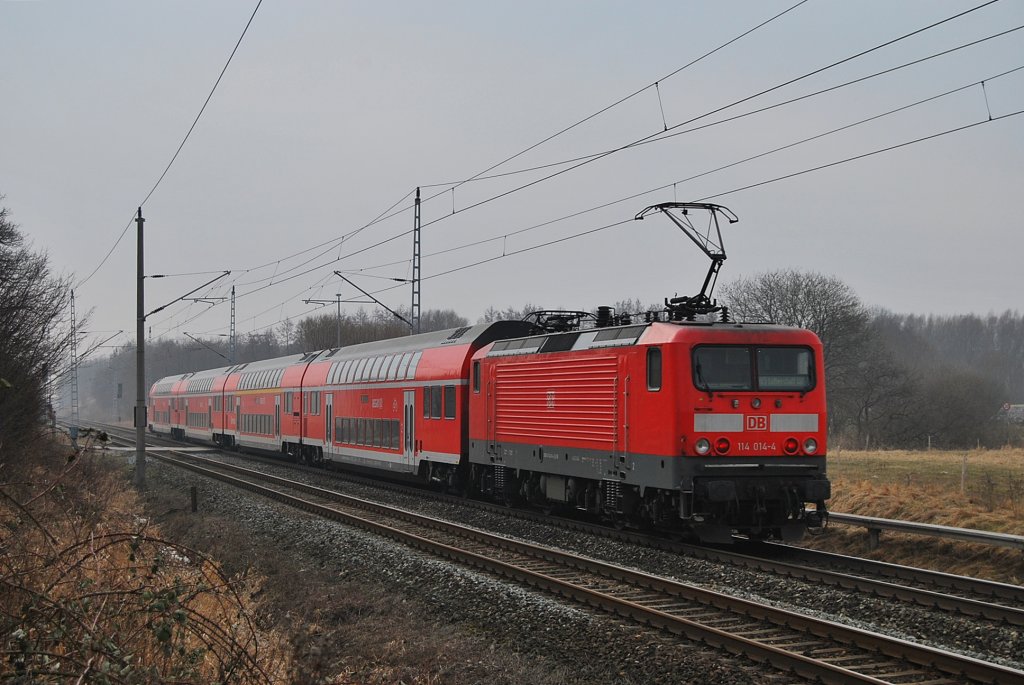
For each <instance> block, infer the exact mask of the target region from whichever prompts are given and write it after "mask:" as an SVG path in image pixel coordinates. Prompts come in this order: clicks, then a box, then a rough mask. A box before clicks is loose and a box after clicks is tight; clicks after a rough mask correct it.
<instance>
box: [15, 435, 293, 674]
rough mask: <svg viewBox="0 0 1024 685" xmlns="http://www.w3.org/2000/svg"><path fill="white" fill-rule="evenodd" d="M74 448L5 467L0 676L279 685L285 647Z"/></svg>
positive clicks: (241, 587) (206, 564) (241, 590)
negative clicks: (0, 657) (277, 647)
mask: <svg viewBox="0 0 1024 685" xmlns="http://www.w3.org/2000/svg"><path fill="white" fill-rule="evenodd" d="M96 459H97V457H92V456H84V457H83V456H81V455H75V454H73V453H72V451H71V450H70V448H68V447H66V446H59V447H54V448H53V449H51V450H48V451H42V452H40V453H39V454H32V455H27V454H18V455H12V454H9V453H8V454H4V455H3V463H2V465H0V533H2V540H0V543H2V544H0V588H2V592H0V630H2V632H3V635H4V652H5V653H4V659H3V661H2V662H0V679H3V680H5V681H9V682H15V683H29V682H31V683H40V682H54V683H57V682H79V683H84V682H90V683H157V682H161V683H162V682H207V683H214V682H217V683H271V682H278V678H277V675H278V674H279V673H281V672H283V670H284V669H286V668H287V659H286V658H285V656H284V654H283V652H281V651H280V650H278V651H275V650H274V649H266V648H262V647H263V645H265V644H271V645H273V644H275V643H278V642H279V641H278V640H276V639H275V638H274V637H273V636H272V635H267V634H265V633H263V632H261V631H260V630H259V629H258V628H257V627H256V625H255V623H254V621H253V620H252V605H251V601H250V600H249V599H247V598H248V596H249V595H250V594H251V593H252V592H254V590H255V588H256V586H257V584H258V579H256V578H254V577H251V576H250V577H239V578H234V579H230V580H229V579H228V578H226V577H225V576H224V574H223V573H221V571H220V570H219V567H218V566H217V565H216V564H215V563H213V562H212V561H211V560H210V559H208V558H207V557H205V556H204V555H202V554H200V553H198V552H196V551H195V550H192V549H188V548H186V547H183V546H181V545H179V544H176V543H174V542H171V541H168V540H165V539H163V538H162V537H161V534H160V531H159V530H158V529H156V528H155V527H153V526H151V525H148V524H147V523H146V522H145V520H144V519H140V518H139V517H138V515H137V513H136V512H138V511H140V504H139V502H138V501H137V499H136V496H135V494H134V491H132V490H130V489H129V488H126V487H125V482H124V479H123V477H122V476H121V474H119V473H117V472H113V471H111V470H110V469H108V468H106V467H104V466H103V465H101V464H98V463H97V461H96Z"/></svg>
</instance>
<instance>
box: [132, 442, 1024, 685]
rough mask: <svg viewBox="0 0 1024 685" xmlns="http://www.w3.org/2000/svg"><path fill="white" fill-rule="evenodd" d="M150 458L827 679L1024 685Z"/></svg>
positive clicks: (966, 661)
mask: <svg viewBox="0 0 1024 685" xmlns="http://www.w3.org/2000/svg"><path fill="white" fill-rule="evenodd" d="M152 456H153V458H155V459H159V460H161V461H164V462H167V463H170V464H173V465H175V466H178V467H181V468H186V469H189V470H191V471H193V472H196V473H199V474H202V475H204V476H207V477H210V478H214V479H217V480H219V481H222V482H225V483H229V484H231V485H233V486H235V487H240V488H245V489H247V490H249V491H252V492H256V493H258V494H260V495H263V496H266V497H270V498H273V499H275V500H277V501H280V502H282V503H285V504H288V505H289V506H293V507H296V508H299V509H302V510H305V511H308V512H310V513H312V514H314V515H317V516H321V517H325V518H330V519H333V520H338V521H341V522H344V523H346V524H348V525H353V526H357V527H360V528H363V529H365V530H368V531H371V532H373V533H375V534H378V535H383V536H386V537H388V538H391V539H394V540H396V541H400V542H402V543H403V544H406V545H409V546H411V547H414V548H416V549H420V550H422V551H425V552H429V553H430V554H434V555H437V556H440V557H442V558H446V559H449V560H451V561H453V562H457V563H460V564H465V565H467V566H470V567H473V568H476V569H479V570H481V571H485V572H487V573H491V574H495V575H499V576H502V577H504V578H507V579H509V580H513V581H515V582H519V583H523V584H526V585H528V586H531V587H534V588H537V589H540V590H544V591H547V592H551V593H554V594H557V595H559V596H562V597H565V598H568V599H571V600H573V601H576V602H580V603H583V604H586V605H588V606H591V607H594V608H598V609H601V610H603V611H607V612H609V613H612V614H614V615H618V616H622V617H626V618H629V619H632V620H635V621H638V622H640V623H642V624H646V625H649V626H652V627H656V628H660V629H662V630H665V631H668V632H670V633H672V634H675V635H680V636H684V637H686V638H687V639H690V640H695V641H699V642H702V643H705V644H707V645H710V646H713V647H716V648H720V649H724V650H727V651H729V652H731V653H735V654H743V655H745V656H748V657H749V658H751V659H753V660H755V661H758V662H762V663H767V664H770V665H771V666H773V667H775V668H777V669H780V670H782V671H786V672H790V673H794V674H797V675H799V676H800V677H803V678H808V679H816V680H819V681H821V682H836V683H884V682H907V683H911V682H913V683H929V684H932V685H938V684H940V683H955V682H964V681H965V680H966V681H968V682H978V683H1004V682H1005V683H1009V682H1024V672H1022V671H1017V670H1014V669H1010V668H1007V667H1004V666H1000V665H996V664H991V663H987V662H984V661H980V660H977V659H972V658H970V657H965V656H961V655H956V654H951V653H948V652H944V651H942V650H938V649H935V648H931V647H926V646H922V645H918V644H914V643H910V642H906V641H903V640H899V639H895V638H891V637H888V636H884V635H880V634H877V633H871V632H868V631H863V630H859V629H855V628H850V627H848V626H845V625H842V624H839V623H834V622H830V621H824V620H822V619H818V618H814V617H810V616H806V615H803V614H799V613H796V612H792V611H787V610H783V609H779V608H776V607H771V606H766V605H762V604H758V603H756V602H751V601H749V600H745V599H742V598H738V597H733V596H730V595H727V594H723V593H719V592H713V591H709V590H705V589H701V588H697V587H694V586H691V585H688V584H686V583H680V582H678V581H674V580H670V579H667V578H662V577H658V576H654V575H650V574H646V573H641V572H638V571H635V570H631V569H628V568H624V567H621V566H618V565H614V564H608V563H605V562H602V561H597V560H594V559H588V558H585V557H581V556H578V555H574V554H569V553H566V552H562V551H559V550H555V549H551V548H547V547H542V546H539V545H534V544H530V543H526V542H520V541H516V540H510V539H507V538H505V537H501V536H497V535H492V534H490V533H486V532H483V531H480V530H477V529H474V528H468V527H465V526H461V525H458V524H454V523H451V522H447V521H442V520H439V519H436V518H432V517H428V516H423V515H420V514H416V513H412V512H409V511H405V510H401V509H397V508H394V507H390V506H385V505H381V504H378V503H374V502H370V501H367V500H364V499H360V498H355V497H351V496H348V495H343V494H341V493H337V492H334V491H331V490H326V489H323V488H319V487H316V486H312V485H309V484H306V483H301V482H297V481H292V480H289V479H285V478H281V477H278V476H273V475H270V474H265V473H260V472H257V471H252V470H251V469H246V468H243V467H240V466H236V465H233V464H226V463H224V462H220V461H217V460H213V459H207V458H204V457H201V456H198V455H197V454H195V453H182V454H180V456H179V455H174V456H172V455H171V454H154V455H152Z"/></svg>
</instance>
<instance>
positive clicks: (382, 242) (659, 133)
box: [244, 0, 998, 285]
mask: <svg viewBox="0 0 1024 685" xmlns="http://www.w3.org/2000/svg"><path fill="white" fill-rule="evenodd" d="M995 2H998V0H988V2H985V3H982V4H981V5H977V6H975V7H973V8H970V9H967V10H964V11H962V12H959V13H957V14H954V15H952V16H949V17H947V18H945V19H942V20H939V21H936V22H933V23H931V24H928V25H927V26H924V27H921V28H918V29H915V30H913V31H911V32H909V33H905V34H903V35H901V36H898V37H896V38H893V39H890V40H888V41H885V42H883V43H880V44H878V45H876V46H874V47H871V48H868V49H866V50H862V51H861V52H858V53H856V54H854V55H851V56H848V57H845V58H843V59H840V60H838V61H835V62H833V63H831V64H829V65H826V66H824V67H819V68H817V69H815V70H812V71H810V72H808V73H805V74H803V75H801V76H798V77H795V78H792V79H789V80H787V81H784V82H782V83H780V84H777V85H775V86H772V87H770V88H767V89H764V90H762V91H760V92H758V93H755V94H753V95H749V96H746V97H744V98H741V99H739V100H736V101H734V102H732V103H730V104H727V105H723V106H721V107H718V108H716V109H713V110H710V111H708V112H705V113H704V114H700V115H698V116H696V117H692V118H690V119H688V120H686V121H683V122H680V123H678V124H675V125H673V126H669V127H668V128H667V129H666V131H672V130H674V129H677V128H679V127H681V126H685V125H687V124H690V123H693V122H695V121H698V120H700V119H704V118H706V117H708V116H711V115H713V114H716V113H719V112H722V111H724V110H726V109H730V108H732V107H734V106H736V105H738V104H742V103H744V102H748V101H750V100H753V99H755V98H757V97H760V96H762V95H765V94H767V93H770V92H773V91H775V90H778V89H780V88H783V87H785V86H788V85H791V84H793V83H796V82H798V81H800V80H803V79H805V78H809V77H810V76H813V75H816V74H820V73H822V72H824V71H827V70H829V69H832V68H834V67H837V66H839V65H841V64H845V63H847V62H850V61H852V60H854V59H857V58H859V57H862V56H864V55H867V54H869V53H872V52H875V51H877V50H880V49H882V48H884V47H888V46H890V45H893V44H894V43H897V42H899V41H902V40H905V39H907V38H910V37H912V36H915V35H918V34H920V33H922V32H924V31H928V30H930V29H933V28H935V27H937V26H940V25H943V24H946V23H948V22H950V21H954V20H956V19H958V18H961V17H963V16H966V15H967V14H970V13H971V12H975V11H977V10H980V9H982V8H984V7H987V6H989V5H992V4H994V3H995ZM800 4H803V3H798V4H797V5H794V6H792V7H790V8H789V9H788V10H786V11H784V12H782V13H779V14H777V15H775V16H774V17H772V18H771V19H769V20H767V21H766V22H762V23H761V24H758V25H757V26H755V27H754V28H753V29H750V30H748V31H746V32H744V33H742V34H740V35H739V36H737V37H736V38H734V39H732V40H730V41H728V42H726V43H724V44H723V45H721V46H719V48H716V49H715V50H712V51H711V52H709V53H706V54H705V55H703V56H701V57H700V58H697V59H696V60H694V61H692V62H690V63H688V64H687V65H684V66H682V67H680V68H678V69H676V70H675V71H674V72H672V73H671V74H669V75H668V76H666V77H663V78H662V79H659V81H664V80H665V79H666V78H668V77H670V76H673V75H675V74H677V73H679V72H681V71H682V70H684V69H686V68H687V67H688V66H691V65H692V64H695V63H697V62H698V61H700V60H701V59H704V58H705V57H706V56H708V55H710V54H713V53H714V52H717V51H718V50H720V49H721V48H723V47H725V46H726V45H729V44H730V43H733V42H735V41H736V40H738V39H739V38H742V37H743V36H745V35H749V33H751V32H752V31H754V30H756V29H758V28H760V27H762V26H764V25H766V24H767V23H768V22H770V21H773V20H774V19H777V18H778V17H781V16H782V15H784V14H786V13H787V12H789V11H791V10H793V9H795V8H796V7H798V6H799V5H800ZM990 38H991V37H990ZM961 47H965V46H961ZM936 56H937V55H936ZM904 66H908V65H904ZM879 75H880V74H879ZM863 78H871V77H870V76H869V77H863ZM863 78H862V79H861V80H863ZM652 86H653V83H652V84H651V85H648V86H645V87H644V88H643V89H640V90H638V91H636V92H634V93H633V94H631V95H629V96H626V98H623V99H621V100H620V101H618V102H617V103H613V104H612V105H609V107H608V108H610V107H614V106H615V104H618V103H620V102H624V101H625V100H626V99H628V98H629V97H632V96H634V95H636V94H638V93H640V92H642V91H643V90H646V89H647V88H650V87H652ZM823 92H827V90H826V91H823ZM794 101H795V100H794ZM608 108H605V109H604V110H601V111H607V109H608ZM601 111H599V112H597V113H595V114H594V115H591V116H590V117H588V118H593V116H596V115H597V114H599V113H600V112H601ZM586 120H587V119H583V120H580V121H579V122H577V124H574V125H573V126H570V127H567V128H566V129H564V130H563V131H562V132H564V131H566V130H569V129H571V128H573V127H574V126H576V125H578V124H580V123H583V122H584V121H586ZM666 131H657V132H656V133H653V134H650V135H647V136H644V137H642V138H640V139H638V140H635V141H633V142H631V143H628V144H626V145H623V146H620V147H617V148H613V149H611V150H606V151H604V152H601V153H596V154H595V155H593V156H589V157H587V158H586V159H584V160H583V161H580V162H579V163H577V164H575V165H574V166H572V167H569V168H567V169H562V170H560V171H557V172H554V173H552V174H549V175H547V176H544V177H542V178H540V179H535V180H533V181H531V182H529V183H526V184H523V185H521V186H518V187H516V188H513V189H511V190H507V191H505V192H502V193H499V194H497V195H494V196H491V197H488V198H485V199H483V200H481V201H479V202H476V203H473V204H471V205H468V206H466V207H463V208H461V209H458V210H455V209H453V211H452V212H451V213H447V214H445V215H443V216H441V217H439V218H437V219H434V220H432V221H429V222H427V223H425V224H424V225H423V228H426V227H428V226H431V225H433V224H436V223H439V222H441V221H444V220H446V219H449V218H451V217H452V216H454V215H456V214H461V213H463V212H466V211H468V210H470V209H473V208H476V207H479V206H481V205H484V204H487V203H489V202H492V201H495V200H497V199H500V198H503V197H506V196H508V195H510V194H512V193H515V192H518V191H520V190H523V189H525V188H529V187H532V186H534V185H537V184H539V183H542V182H544V181H547V180H550V179H552V178H555V177H557V176H560V175H562V174H564V173H567V172H569V171H572V170H574V169H577V168H579V167H581V166H583V165H585V164H589V163H591V162H594V161H597V160H598V159H602V158H604V157H607V156H609V155H612V154H614V153H616V152H620V151H622V150H625V149H629V148H631V147H636V146H638V145H641V144H644V143H647V142H652V141H651V139H653V138H657V137H659V136H663V134H664V133H665V132H666ZM560 133H561V132H560ZM560 133H556V134H553V135H552V136H551V137H549V138H548V139H545V140H550V139H551V138H553V137H555V136H557V135H560ZM543 142H545V141H541V143H543ZM541 143H538V144H535V145H534V146H531V147H530V148H527V149H526V150H523V151H522V152H521V153H517V154H516V155H513V156H511V157H509V158H507V159H506V160H504V161H502V162H499V163H498V164H496V165H492V166H491V167H489V168H488V169H486V170H484V171H483V172H480V173H479V174H476V175H474V176H479V175H480V174H483V173H486V172H487V171H490V170H493V169H495V168H497V167H499V166H501V165H502V164H504V163H506V162H507V161H511V160H512V159H515V158H516V157H518V156H520V155H521V154H523V153H525V152H528V151H529V150H531V149H534V148H536V147H537V146H538V145H540V144H541ZM471 178H473V177H471ZM465 182H467V181H460V182H458V183H457V184H456V185H455V186H454V187H458V186H459V185H462V184H463V183H465ZM449 190H454V188H451V189H449ZM449 190H444V191H441V192H440V193H438V194H435V195H432V196H429V197H428V198H426V200H424V202H426V201H429V200H430V199H433V198H436V197H438V196H440V195H443V194H445V193H447V192H449ZM409 194H411V193H409ZM409 194H407V195H406V196H405V197H408V195H409ZM403 199H404V198H403ZM401 202H402V200H399V202H398V203H395V204H396V205H397V204H399V203H401ZM392 206H394V205H392ZM407 209H408V208H403V210H401V211H406V210H407ZM395 215H396V214H388V213H387V212H385V213H384V216H383V217H381V218H379V220H384V219H387V218H390V217H391V216H395ZM375 221H377V220H375ZM371 223H373V222H371ZM364 228H365V227H364ZM360 230H362V228H360V229H357V230H356V231H354V232H352V233H350V234H347V235H351V234H354V233H357V232H358V231H360ZM411 233H412V231H411V230H406V231H402V232H400V233H397V234H395V235H392V236H391V237H389V238H385V239H383V240H380V241H377V242H375V243H373V244H371V245H369V246H367V247H364V248H361V249H359V250H357V251H355V252H352V253H349V254H347V255H344V256H342V255H339V256H338V257H337V258H335V259H331V260H329V261H326V262H323V263H321V264H319V265H317V266H313V267H311V268H310V269H308V270H307V271H305V272H302V273H300V274H298V275H305V273H309V272H310V271H315V270H318V269H321V268H325V267H327V266H332V265H333V264H335V263H337V262H338V261H340V260H341V259H343V258H350V257H353V256H357V255H359V254H363V253H365V252H367V251H368V250H371V249H375V248H377V247H380V246H382V245H385V244H388V243H390V242H392V241H394V240H398V239H400V238H402V237H405V236H407V235H409V234H411ZM338 240H339V239H337V238H336V239H333V240H331V241H326V242H324V243H321V244H320V246H325V245H332V246H333V245H334V244H336V243H337V242H338ZM313 249H316V248H310V249H307V250H305V251H304V252H303V253H300V254H304V253H307V252H310V251H312V250H313ZM324 254H325V253H324V252H320V253H319V254H317V255H316V256H314V257H312V258H310V259H308V260H306V261H305V262H302V263H301V264H297V265H295V266H294V267H292V268H291V269H288V270H286V271H285V273H292V272H294V271H295V270H297V269H300V268H302V267H304V266H307V265H309V264H311V263H313V262H314V261H316V260H317V259H319V258H321V257H323V255H324ZM289 258H291V256H289V257H286V258H284V259H289ZM274 263H275V262H269V263H268V264H265V265H262V266H264V267H265V266H267V265H270V264H274ZM257 268H262V267H257ZM250 270H254V269H250ZM293 277H294V276H292V277H289V278H288V279H285V280H291V279H292V278H293ZM269 280H271V279H261V280H260V281H259V282H264V283H265V282H267V281H269ZM249 284H251V283H245V284H244V285H249Z"/></svg>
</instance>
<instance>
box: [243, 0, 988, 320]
mask: <svg viewBox="0 0 1024 685" xmlns="http://www.w3.org/2000/svg"><path fill="white" fill-rule="evenodd" d="M995 1H996V0H990V2H987V3H984V4H982V5H979V6H977V7H975V8H972V9H969V10H966V11H964V12H961V13H958V14H956V15H953V16H951V17H948V18H946V19H944V20H941V21H939V22H935V23H933V24H930V25H928V26H926V27H923V28H920V29H917V30H915V31H912V32H910V33H907V34H904V35H903V36H900V37H898V38H895V39H892V40H890V41H887V42H885V43H882V44H880V45H878V46H875V47H873V48H870V49H868V50H865V51H862V52H860V53H857V54H856V55H852V56H850V57H847V58H844V59H842V60H839V61H838V62H834V63H832V64H831V65H827V66H825V67H821V68H819V69H816V70H814V71H812V72H809V73H807V74H804V75H802V76H799V77H796V78H794V79H790V80H788V81H786V82H784V83H781V84H778V85H776V86H773V87H772V88H769V89H765V90H762V91H760V92H759V93H755V94H754V95H751V96H748V97H746V98H743V99H741V100H738V101H736V102H734V103H731V104H729V105H725V106H723V107H720V108H718V109H715V110H712V111H711V112H707V113H705V114H703V115H700V116H699V117H696V118H694V119H690V120H688V121H686V122H681V123H679V124H676V125H675V126H673V127H671V128H672V129H674V128H677V127H680V126H683V125H685V124H687V123H691V122H693V121H695V120H697V119H700V118H704V117H706V116H709V115H711V114H714V113H717V112H721V111H723V110H725V109H728V108H729V107H732V106H735V105H736V104H739V103H742V102H746V101H749V100H751V99H753V98H756V97H758V96H760V95H763V94H765V93H768V92H771V91H773V90H776V89H778V88H781V87H784V86H786V85H789V84H792V83H795V82H796V81H799V80H801V79H803V78H807V77H809V76H811V75H814V74H817V73H821V72H822V71H825V70H826V69H830V68H832V67H834V66H837V65H839V64H843V63H846V62H849V61H850V60H852V59H855V58H857V57H859V56H863V55H865V54H868V53H869V52H872V51H875V50H878V49H881V48H883V47H886V46H888V45H891V44H893V43H895V42H897V41H899V40H903V39H905V38H908V37H910V36H913V35H917V34H919V33H921V32H922V31H926V30H928V29H930V28H934V27H935V26H938V25H941V24H943V23H946V22H949V21H952V20H954V19H956V18H959V17H961V16H964V15H965V14H968V13H970V12H973V11H976V10H978V9H981V8H983V7H986V6H988V5H991V4H992V3H993V2H995ZM651 137H653V136H647V137H645V138H644V139H641V140H640V141H634V143H633V144H640V143H641V142H643V141H644V140H646V139H647V138H651ZM619 149H625V148H617V149H616V150H615V151H617V150H619ZM492 168H495V167H492ZM574 168H575V167H574ZM566 171H571V169H568V170H563V171H560V172H558V174H552V175H551V176H549V177H546V178H545V179H538V180H537V181H534V182H532V183H530V184H527V185H525V186H520V187H519V188H516V189H512V190H510V191H507V192H505V193H502V194H500V195H497V196H494V197H492V198H488V199H486V200H483V201H481V202H478V203H476V204H474V205H471V206H469V207H465V208H462V209H461V210H458V211H459V212H460V213H461V212H463V211H467V210H468V209H471V208H472V207H475V206H479V205H481V204H484V203H485V202H489V201H492V200H495V199H498V198H499V197H504V196H506V195H508V194H511V193H512V192H515V191H516V190H520V189H522V188H524V187H528V186H529V185H535V184H536V183H539V182H541V181H543V180H547V178H551V177H554V176H556V175H559V174H561V173H565V172H566ZM444 192H447V191H444ZM399 202H401V200H400V201H399ZM396 204H398V203H396ZM449 216H451V215H446V216H445V217H442V219H443V218H448V217H449ZM442 219H437V220H435V221H433V222H430V223H436V222H437V221H440V220H442ZM428 225H429V224H428ZM410 232H411V231H403V232H402V233H399V234H397V235H395V236H392V237H390V238H386V239H383V240H380V241H377V242H375V243H374V244H372V245H369V246H367V247H364V248H361V249H359V250H356V251H354V252H351V253H349V254H346V255H344V257H342V256H340V255H339V257H338V258H337V259H331V260H329V261H326V262H324V263H322V264H319V265H317V266H314V267H313V268H312V269H309V270H307V271H305V272H304V273H302V274H292V275H290V276H289V277H288V278H286V279H280V280H278V281H276V282H275V284H277V283H280V282H284V281H285V280H292V279H293V278H295V277H298V276H300V275H305V274H306V273H309V272H310V271H314V270H316V269H319V268H323V267H324V266H328V265H331V264H334V263H336V262H337V261H340V259H342V258H351V257H353V256H356V255H358V254H362V253H365V252H366V251H368V250H371V249H374V248H376V247H379V246H381V245H383V244H386V243H388V242H391V241H393V240H396V239H399V238H401V237H403V236H406V235H408V234H409V233H410ZM329 243H332V244H333V243H337V239H335V240H334V241H329ZM325 244H326V243H325ZM322 257H323V254H319V255H317V256H315V257H313V258H311V259H310V260H307V261H306V262H305V263H304V264H303V265H300V267H301V266H304V265H308V264H311V263H313V262H314V261H317V260H318V259H321V258H322ZM275 261H278V260H275ZM295 268H299V267H293V269H295ZM264 280H266V279H264ZM267 287H269V286H267ZM262 289H263V288H260V289H257V290H262ZM251 292H255V291H250V293H249V294H251ZM275 306H276V305H275Z"/></svg>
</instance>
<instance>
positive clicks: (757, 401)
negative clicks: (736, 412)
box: [750, 397, 761, 409]
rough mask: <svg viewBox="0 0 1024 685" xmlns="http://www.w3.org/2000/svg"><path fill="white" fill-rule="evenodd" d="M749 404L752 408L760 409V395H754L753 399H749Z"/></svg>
mask: <svg viewBox="0 0 1024 685" xmlns="http://www.w3.org/2000/svg"><path fill="white" fill-rule="evenodd" d="M750 406H751V407H753V408H754V409H760V408H761V398H760V397H755V398H754V399H752V400H750Z"/></svg>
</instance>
